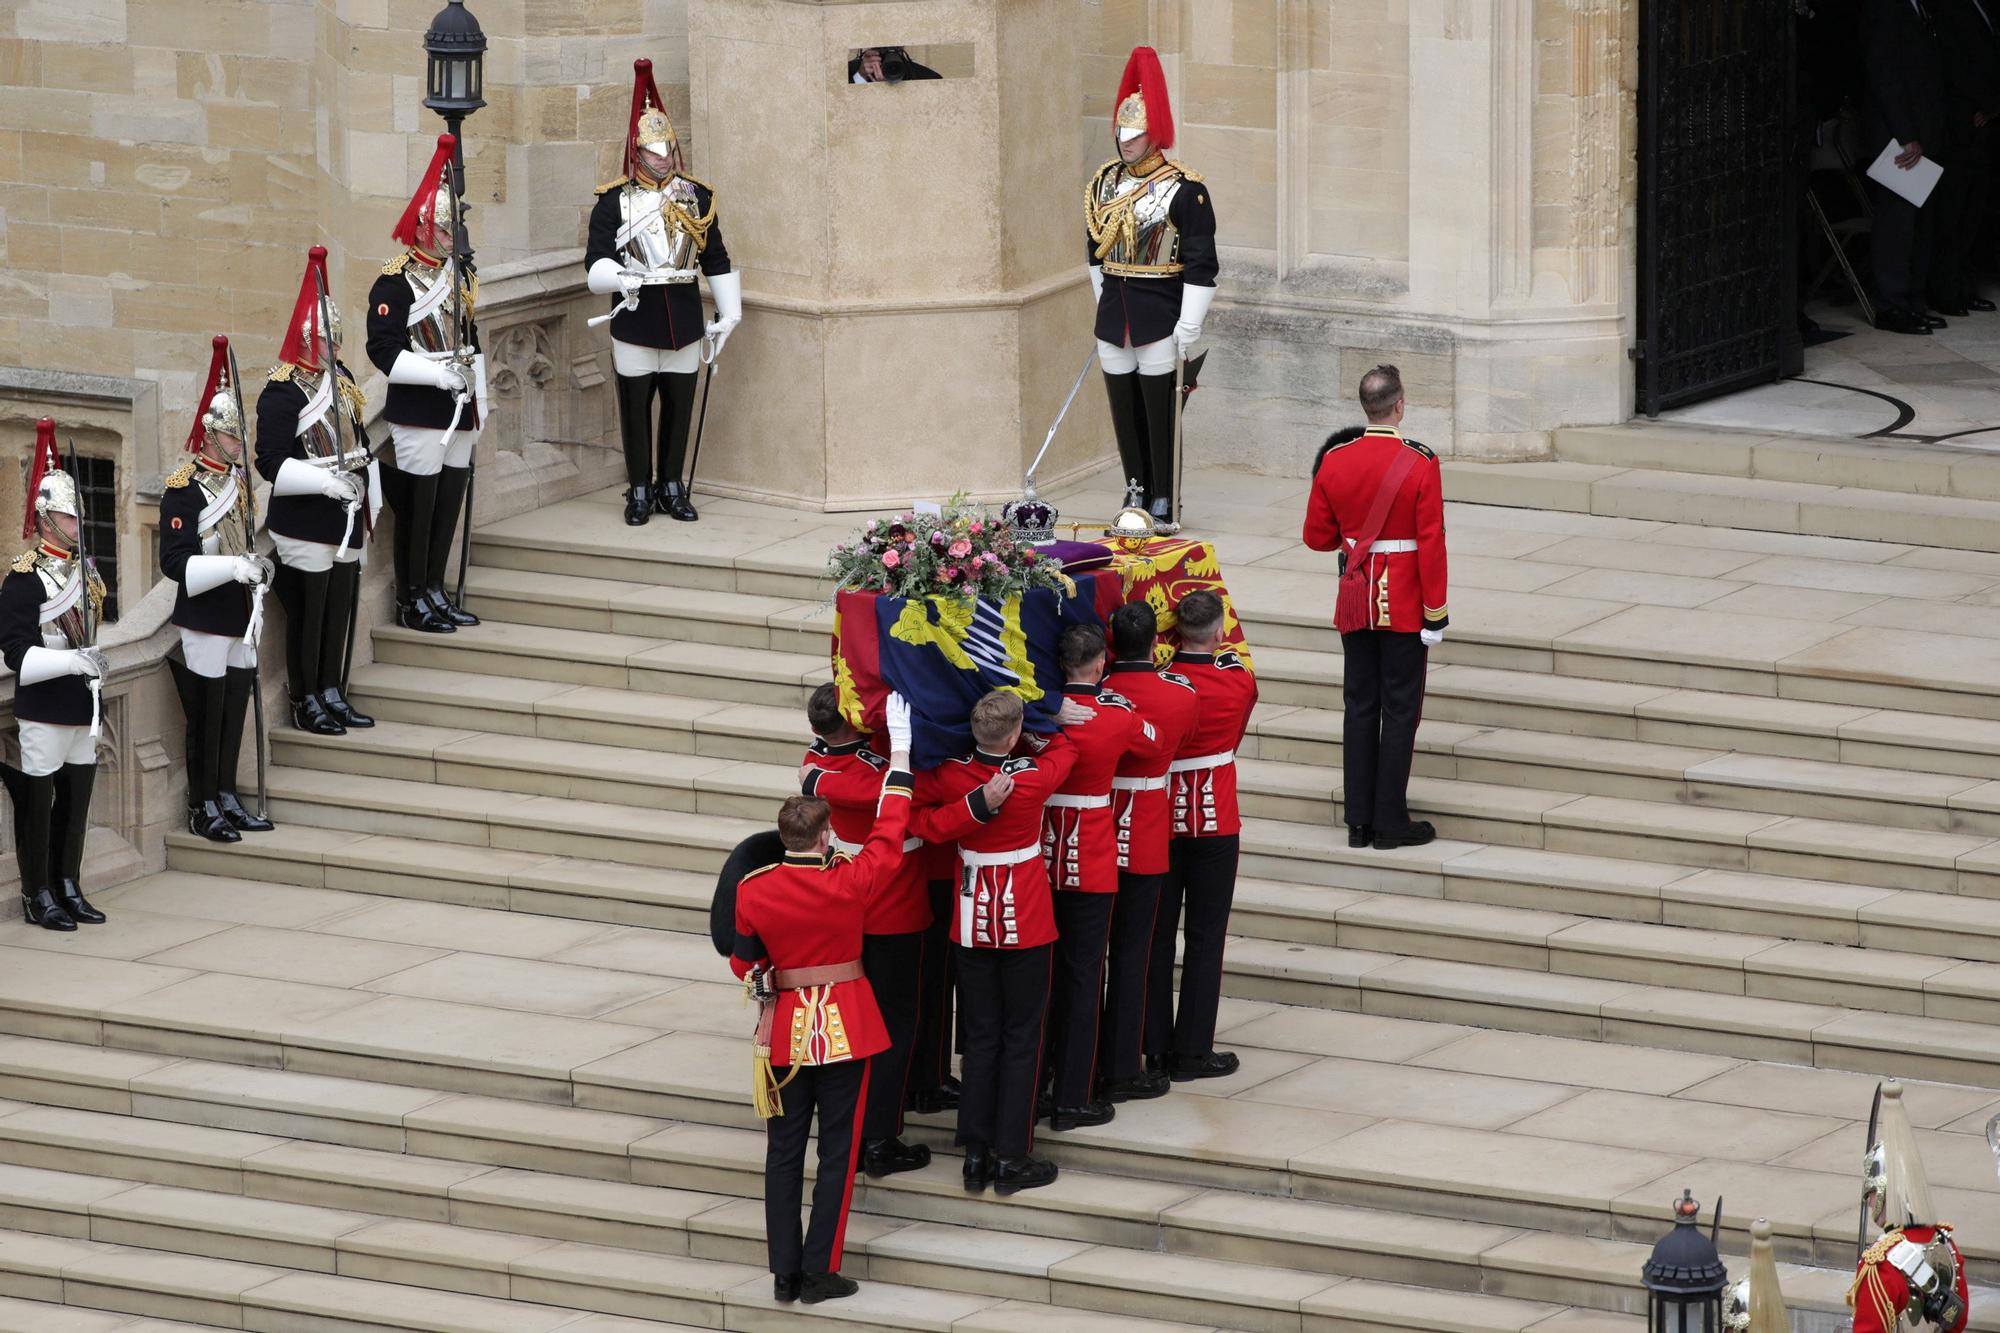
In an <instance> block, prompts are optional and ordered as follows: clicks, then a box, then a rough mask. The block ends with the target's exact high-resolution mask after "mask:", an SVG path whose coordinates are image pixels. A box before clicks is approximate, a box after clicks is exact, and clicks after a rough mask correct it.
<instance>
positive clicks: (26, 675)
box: [14, 648, 76, 685]
mask: <svg viewBox="0 0 2000 1333" xmlns="http://www.w3.org/2000/svg"><path fill="white" fill-rule="evenodd" d="M74 656H76V652H75V650H74V649H71V648H30V649H29V650H28V651H27V652H25V653H23V654H21V669H20V671H19V672H17V673H16V674H15V677H14V679H15V681H16V683H18V684H21V685H40V684H41V683H42V682H43V681H45V680H54V679H55V678H56V677H58V676H67V675H71V674H72V672H71V671H70V669H69V664H70V659H71V658H73V657H74Z"/></svg>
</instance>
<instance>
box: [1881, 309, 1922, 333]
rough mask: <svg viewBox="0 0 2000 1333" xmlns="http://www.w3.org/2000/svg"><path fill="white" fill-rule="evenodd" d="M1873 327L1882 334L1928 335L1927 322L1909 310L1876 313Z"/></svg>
mask: <svg viewBox="0 0 2000 1333" xmlns="http://www.w3.org/2000/svg"><path fill="white" fill-rule="evenodd" d="M1875 327H1876V328H1878V329H1880V330H1882V331H1883V332H1884V333H1917V334H1925V335H1928V334H1929V333H1930V331H1931V326H1930V323H1929V321H1927V320H1926V319H1925V318H1924V317H1923V316H1922V315H1919V314H1916V313H1914V312H1912V311H1909V310H1882V311H1878V312H1876V315H1875Z"/></svg>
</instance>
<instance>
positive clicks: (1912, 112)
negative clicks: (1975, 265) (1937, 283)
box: [1861, 0, 1950, 334]
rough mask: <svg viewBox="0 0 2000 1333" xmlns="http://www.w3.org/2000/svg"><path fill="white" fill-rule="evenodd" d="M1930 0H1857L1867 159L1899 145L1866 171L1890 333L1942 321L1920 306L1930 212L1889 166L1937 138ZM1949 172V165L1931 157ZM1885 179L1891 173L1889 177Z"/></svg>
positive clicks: (1879, 287) (1909, 167) (1880, 316)
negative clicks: (1878, 168) (1895, 184)
mask: <svg viewBox="0 0 2000 1333" xmlns="http://www.w3.org/2000/svg"><path fill="white" fill-rule="evenodd" d="M1931 3H1932V0H1862V3H1861V39H1862V40H1861V49H1862V51H1863V53H1864V55H1863V59H1864V60H1865V61H1866V65H1867V72H1868V88H1867V94H1866V101H1865V104H1864V107H1863V125H1864V129H1865V133H1866V142H1867V143H1868V144H1869V146H1870V151H1869V154H1868V159H1869V160H1871V161H1872V160H1873V159H1874V157H1875V155H1876V151H1877V149H1878V148H1879V147H1880V146H1882V145H1886V144H1888V143H1889V142H1890V141H1891V140H1894V141H1895V142H1896V143H1897V144H1898V145H1900V147H1899V149H1898V150H1897V151H1896V152H1895V153H1894V154H1893V155H1892V156H1891V157H1890V159H1889V162H1888V163H1887V165H1886V166H1885V167H1884V169H1883V172H1882V173H1881V174H1878V173H1875V172H1870V182H1869V195H1870V198H1871V200H1872V203H1873V206H1874V217H1875V225H1874V232H1873V235H1872V240H1873V258H1874V266H1875V288H1876V292H1877V298H1878V299H1877V306H1878V309H1877V310H1876V315H1875V324H1876V327H1878V328H1882V329H1886V330H1888V331H1890V332H1892V333H1915V334H1927V333H1929V332H1930V331H1931V330H1932V329H1933V328H1942V327H1944V321H1943V320H1942V319H1940V318H1938V317H1936V316H1934V315H1928V314H1926V312H1925V310H1924V286H1925V280H1926V278H1927V277H1928V275H1929V271H1930V259H1931V248H1932V243H1933V232H1934V224H1935V220H1936V210H1935V209H1926V208H1925V207H1923V206H1922V205H1920V204H1918V203H1915V202H1912V200H1911V199H1910V198H1909V197H1906V196H1907V195H1909V194H1916V195H1919V196H1920V197H1921V195H1922V193H1923V192H1922V191H1921V190H1912V191H1904V190H1899V189H1893V188H1891V187H1890V185H1888V184H1885V183H1884V177H1885V176H1887V173H1889V172H1915V171H1916V170H1917V169H1918V168H1919V165H1920V164H1922V163H1924V162H1925V161H1926V156H1927V152H1928V150H1927V148H1926V145H1931V146H1934V147H1935V146H1942V144H1943V140H1944V118H1945V101H1944V68H1943V63H1942V58H1941V56H1940V53H1939V50H1938V38H1937V26H1936V23H1935V20H1934V15H1933V14H1932V12H1931V9H1930V5H1931ZM1936 165H1942V166H1944V168H1945V170H1946V171H1947V172H1949V170H1950V164H1949V163H1939V164H1936ZM1889 179H1892V180H1893V177H1889Z"/></svg>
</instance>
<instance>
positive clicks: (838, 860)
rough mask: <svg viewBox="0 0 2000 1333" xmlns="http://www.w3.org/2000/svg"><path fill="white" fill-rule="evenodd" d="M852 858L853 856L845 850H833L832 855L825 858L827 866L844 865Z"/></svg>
mask: <svg viewBox="0 0 2000 1333" xmlns="http://www.w3.org/2000/svg"><path fill="white" fill-rule="evenodd" d="M853 860H854V858H853V857H851V856H849V855H848V854H847V853H846V852H835V853H834V854H833V855H832V856H830V857H828V858H827V861H826V863H827V865H828V866H844V865H847V864H848V863H849V862H851V861H853Z"/></svg>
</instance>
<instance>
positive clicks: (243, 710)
mask: <svg viewBox="0 0 2000 1333" xmlns="http://www.w3.org/2000/svg"><path fill="white" fill-rule="evenodd" d="M232 366H233V362H232V359H231V357H230V355H229V339H227V338H224V337H221V336H219V335H218V336H217V337H216V339H215V350H214V353H213V355H212V356H211V357H210V358H209V363H208V381H207V384H206V386H205V387H204V388H203V389H202V393H201V406H200V410H199V411H198V412H197V414H196V416H195V421H194V426H193V428H192V429H191V430H189V431H188V438H187V448H188V452H189V454H190V455H191V457H189V458H188V459H187V461H186V462H184V463H182V464H181V465H180V467H178V468H176V469H175V470H174V471H173V472H172V473H170V474H169V475H168V477H167V479H166V489H165V490H164V491H163V492H162V493H161V495H160V573H162V574H163V575H165V576H166V577H167V578H170V579H172V580H173V581H174V582H175V583H177V584H179V585H180V587H179V590H178V591H177V592H176V593H175V596H174V614H173V622H174V624H175V625H176V626H178V627H179V628H180V632H181V658H180V660H178V661H177V660H175V659H174V658H171V657H169V658H168V659H167V665H168V666H169V667H170V668H171V669H172V671H173V674H174V685H175V688H176V689H178V690H179V691H180V696H181V708H182V709H183V710H184V711H185V712H186V714H187V770H188V831H189V832H190V833H197V834H200V835H201V836H202V837H204V838H207V839H209V840H210V841H211V842H236V841H238V840H239V839H240V837H241V834H242V833H243V832H253V833H262V832H265V831H267V830H268V829H270V827H271V821H270V820H268V819H264V818H262V817H260V816H258V815H253V814H251V813H250V812H249V811H248V810H246V809H245V808H244V807H243V802H242V800H241V799H240V798H239V797H238V796H237V794H236V771H237V766H238V764H239V762H240V760H241V758H242V754H243V726H244V722H245V721H246V720H247V715H248V713H249V709H250V694H251V691H253V690H255V689H256V688H257V643H256V637H257V633H256V630H254V629H252V620H253V614H252V613H253V611H256V610H259V609H261V607H262V604H263V590H264V589H265V588H266V587H268V586H269V585H270V582H271V575H272V572H273V569H272V565H271V562H270V561H268V560H266V559H264V558H263V557H262V556H260V555H258V554H256V551H255V548H254V547H253V545H252V531H253V527H252V523H251V518H250V506H251V494H250V478H249V474H248V473H247V472H245V470H244V439H245V431H244V428H243V398H242V395H241V394H240V393H239V391H238V386H237V384H236V382H235V377H234V375H233V373H232ZM255 619H256V620H258V621H260V622H261V620H262V617H261V616H256V617H255Z"/></svg>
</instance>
